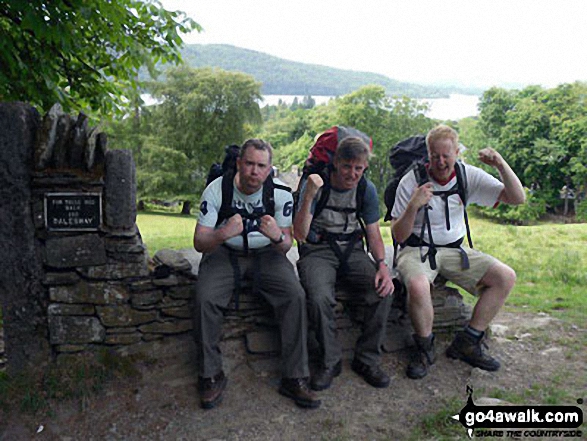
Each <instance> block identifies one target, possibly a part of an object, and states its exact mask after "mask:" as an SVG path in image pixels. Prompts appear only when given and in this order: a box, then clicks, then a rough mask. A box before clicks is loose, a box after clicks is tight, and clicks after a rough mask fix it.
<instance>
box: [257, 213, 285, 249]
mask: <svg viewBox="0 0 587 441" xmlns="http://www.w3.org/2000/svg"><path fill="white" fill-rule="evenodd" d="M259 231H260V232H261V233H263V235H264V236H266V237H268V238H269V239H270V240H271V241H273V242H276V241H277V240H279V237H280V236H281V228H279V226H278V225H277V222H275V219H274V218H273V217H272V216H269V215H268V214H266V215H265V216H263V217H262V218H261V222H260V224H259Z"/></svg>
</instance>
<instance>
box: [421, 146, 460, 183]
mask: <svg viewBox="0 0 587 441" xmlns="http://www.w3.org/2000/svg"><path fill="white" fill-rule="evenodd" d="M458 154H459V149H458V147H457V146H456V145H455V144H454V143H453V141H452V140H451V139H447V138H445V139H439V140H437V141H435V142H434V143H433V144H432V145H430V146H429V149H428V156H429V158H430V168H429V169H428V171H429V173H430V175H432V177H433V178H434V179H435V180H436V181H439V182H445V181H448V180H449V178H450V176H451V175H452V172H453V171H454V169H455V163H456V162H457V157H458Z"/></svg>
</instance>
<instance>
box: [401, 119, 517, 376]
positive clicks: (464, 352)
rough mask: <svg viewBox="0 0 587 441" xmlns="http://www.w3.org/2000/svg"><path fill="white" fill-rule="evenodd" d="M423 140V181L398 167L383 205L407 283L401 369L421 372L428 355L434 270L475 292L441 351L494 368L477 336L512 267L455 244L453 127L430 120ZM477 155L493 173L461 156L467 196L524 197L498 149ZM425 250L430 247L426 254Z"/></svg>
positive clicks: (460, 216) (457, 205)
mask: <svg viewBox="0 0 587 441" xmlns="http://www.w3.org/2000/svg"><path fill="white" fill-rule="evenodd" d="M426 146H427V149H428V156H429V161H430V162H429V164H428V165H427V175H428V182H425V183H423V184H419V183H418V182H417V180H416V173H412V172H409V173H406V175H405V176H404V177H403V178H402V180H401V181H400V183H399V186H398V189H397V192H396V198H395V202H394V205H393V209H392V212H391V217H392V234H393V237H394V238H395V240H396V241H397V242H398V243H399V244H400V246H401V249H400V251H399V252H398V256H397V268H398V271H399V273H400V276H401V280H402V282H403V283H404V285H405V286H406V287H407V290H408V312H409V315H410V318H411V321H412V325H413V327H414V331H415V334H414V341H415V343H416V347H415V350H414V351H413V353H412V354H411V357H410V363H409V365H408V368H407V375H408V377H409V378H412V379H417V378H422V377H424V376H426V375H427V373H428V368H429V366H430V365H432V364H433V363H434V361H435V358H436V356H435V350H434V334H433V333H432V324H433V319H434V310H433V307H432V298H431V288H430V287H431V284H432V283H433V282H434V279H435V278H436V276H437V275H439V274H440V275H441V276H443V277H444V278H445V279H447V280H449V281H451V282H453V283H455V284H456V285H458V286H460V287H461V288H463V289H465V290H466V291H468V292H469V293H471V294H474V295H477V296H478V300H477V303H476V305H475V308H474V309H473V315H472V317H471V320H470V321H469V323H468V324H467V325H466V327H465V329H464V330H462V331H459V332H457V334H456V336H455V338H454V340H453V342H452V344H451V345H450V346H449V348H448V349H447V351H446V354H447V356H448V357H450V358H456V359H460V360H463V361H465V362H467V363H469V364H470V365H472V366H474V367H478V368H481V369H484V370H487V371H496V370H498V369H499V367H500V364H499V362H498V361H497V360H495V359H494V358H492V357H491V356H489V355H488V354H486V353H484V351H483V346H482V339H483V336H484V334H485V330H486V328H487V327H488V326H489V323H490V322H491V320H492V319H493V318H494V317H495V315H496V314H497V312H498V311H499V309H500V308H501V307H502V305H503V304H504V302H505V299H506V297H507V296H508V294H509V293H510V291H511V290H512V288H513V286H514V283H515V280H516V274H515V272H514V270H513V269H511V268H510V267H509V266H507V265H505V264H504V263H502V262H500V261H499V260H497V259H496V258H494V257H492V256H489V255H487V254H484V253H482V252H480V251H477V250H474V249H471V248H463V247H462V246H461V243H462V241H463V237H464V236H465V234H466V226H465V222H464V208H465V207H464V206H463V201H462V200H461V197H460V196H459V194H455V193H454V192H453V194H451V195H449V196H447V195H448V194H449V193H450V190H451V189H453V188H454V187H455V183H456V181H457V177H456V171H455V164H456V162H457V157H458V154H459V140H458V134H457V132H456V131H455V130H453V129H452V128H450V127H448V126H445V125H440V126H437V127H435V128H434V129H432V130H431V131H430V132H429V133H428V135H427V136H426ZM479 160H480V161H481V162H483V163H484V164H487V165H489V166H491V167H494V168H495V169H496V170H497V171H498V172H499V175H500V178H501V181H500V180H498V179H496V178H494V177H493V176H491V175H490V174H488V173H486V172H485V171H483V170H481V169H480V168H477V167H474V166H471V165H469V164H462V166H464V172H465V175H466V182H467V184H466V194H467V197H466V203H467V204H469V203H476V204H479V205H484V206H489V207H491V206H496V205H497V204H498V203H499V202H504V203H508V204H514V205H517V204H522V203H524V201H525V198H526V196H525V192H524V188H523V187H522V184H521V182H520V180H519V179H518V177H517V176H516V174H515V173H514V172H513V170H512V169H511V167H510V166H509V165H508V163H507V162H506V161H505V160H504V159H503V157H502V156H501V155H500V154H499V153H498V152H496V151H495V150H493V149H492V148H486V149H483V150H481V151H480V152H479ZM424 174H426V173H424ZM441 194H444V197H441V196H440V195H441ZM424 207H426V209H424ZM425 213H426V214H427V216H425ZM426 217H428V219H429V224H427V222H428V221H427V219H426ZM448 226H450V228H447V227H448ZM428 227H429V228H428ZM429 233H431V235H430V234H429ZM430 236H431V237H430ZM431 251H432V252H433V253H435V254H433V255H432V259H433V260H431V258H430V252H431ZM426 257H428V258H426ZM432 261H434V264H432Z"/></svg>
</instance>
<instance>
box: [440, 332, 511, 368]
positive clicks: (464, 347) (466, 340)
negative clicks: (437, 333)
mask: <svg viewBox="0 0 587 441" xmlns="http://www.w3.org/2000/svg"><path fill="white" fill-rule="evenodd" d="M484 335H485V333H483V335H482V336H481V338H478V339H477V338H475V337H473V336H472V335H469V334H467V333H466V332H465V331H459V332H457V334H456V335H455V339H454V340H453V342H452V343H451V345H450V346H449V347H448V349H447V350H446V355H447V357H449V358H456V359H458V360H463V361H465V362H467V363H469V364H470V365H471V366H473V367H478V368H479V369H483V370H485V371H496V370H498V369H499V367H500V364H499V361H497V360H496V359H495V358H493V357H491V356H489V355H487V354H485V353H483V346H484V347H485V348H487V345H486V344H485V342H483V341H482V340H483V336H484Z"/></svg>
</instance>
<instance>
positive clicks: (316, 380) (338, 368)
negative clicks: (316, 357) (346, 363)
mask: <svg viewBox="0 0 587 441" xmlns="http://www.w3.org/2000/svg"><path fill="white" fill-rule="evenodd" d="M341 372H342V361H340V360H339V361H338V363H336V364H335V365H334V366H332V367H329V368H327V367H323V368H320V369H318V370H317V371H316V372H315V373H314V375H312V379H311V381H310V387H311V388H312V390H324V389H328V388H329V387H330V385H331V384H332V380H333V379H334V377H338V376H339V375H340V373H341Z"/></svg>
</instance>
